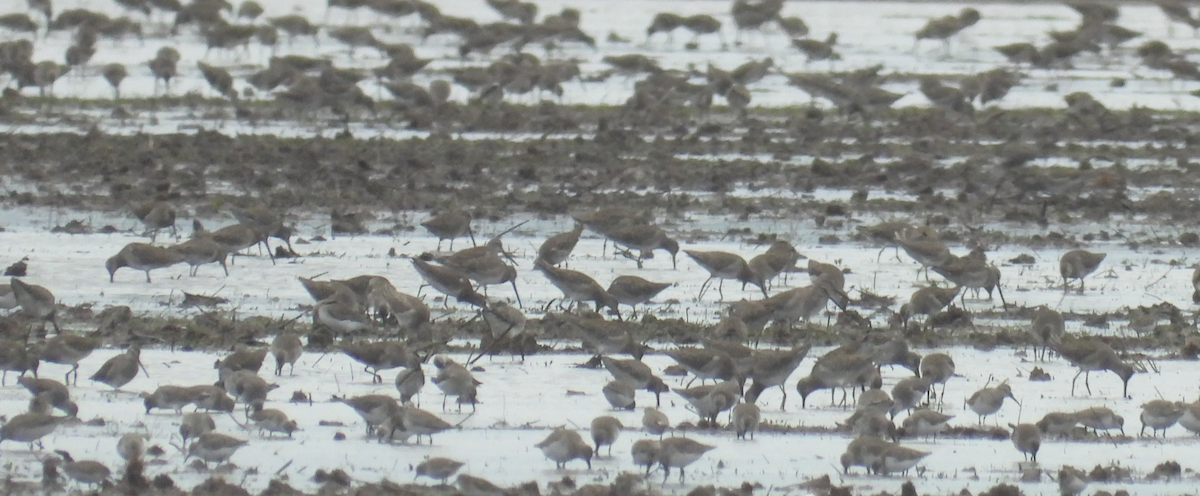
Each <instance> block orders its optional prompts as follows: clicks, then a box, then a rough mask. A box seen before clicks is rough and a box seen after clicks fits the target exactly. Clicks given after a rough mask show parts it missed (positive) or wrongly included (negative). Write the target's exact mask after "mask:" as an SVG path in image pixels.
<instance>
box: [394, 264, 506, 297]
mask: <svg viewBox="0 0 1200 496" xmlns="http://www.w3.org/2000/svg"><path fill="white" fill-rule="evenodd" d="M412 264H413V267H414V268H416V269H417V273H418V274H420V275H421V279H424V280H425V283H426V284H428V285H430V286H432V287H433V288H434V289H436V290H438V291H439V292H441V293H442V294H445V295H446V296H453V297H454V298H455V299H457V300H458V301H461V302H465V303H470V304H472V305H475V306H477V307H484V306H486V305H487V300H485V299H484V297H483V295H481V294H479V293H477V292H475V287H474V286H472V285H471V280H470V279H468V278H467V276H465V275H463V274H462V273H461V272H459V271H457V270H454V269H451V268H449V267H443V266H441V265H437V264H431V263H429V262H425V261H423V260H421V259H418V258H414V259H412ZM418 294H420V292H418Z"/></svg>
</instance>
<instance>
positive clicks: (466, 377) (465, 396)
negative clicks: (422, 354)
mask: <svg viewBox="0 0 1200 496" xmlns="http://www.w3.org/2000/svg"><path fill="white" fill-rule="evenodd" d="M433 364H434V366H436V367H437V368H438V373H437V375H436V376H434V378H433V385H435V386H437V387H438V389H441V390H442V394H443V396H442V411H446V398H448V397H450V396H455V397H457V398H458V399H457V402H458V408H459V410H460V411H461V410H462V405H463V403H470V404H471V411H474V410H475V404H476V403H478V397H477V394H478V391H477V388H478V386H479V385H480V384H482V383H481V382H479V381H478V380H476V379H475V376H473V375H471V371H470V370H468V369H467V368H466V367H464V366H463V365H462V364H460V363H458V362H455V361H454V360H451V359H449V358H447V357H445V356H440V355H439V356H438V357H436V358H434V359H433Z"/></svg>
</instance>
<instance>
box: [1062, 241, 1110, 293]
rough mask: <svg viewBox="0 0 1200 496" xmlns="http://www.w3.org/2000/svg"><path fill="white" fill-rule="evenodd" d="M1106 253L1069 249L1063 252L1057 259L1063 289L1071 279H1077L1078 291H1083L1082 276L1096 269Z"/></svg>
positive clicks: (1064, 289) (1065, 288)
mask: <svg viewBox="0 0 1200 496" xmlns="http://www.w3.org/2000/svg"><path fill="white" fill-rule="evenodd" d="M1107 256H1108V254H1107V253H1092V252H1090V251H1087V250H1071V251H1068V252H1066V253H1063V256H1062V258H1060V259H1059V260H1058V271H1059V273H1060V274H1062V278H1063V291H1066V290H1067V288H1068V284H1069V282H1070V280H1071V279H1079V292H1080V293H1082V292H1083V278H1084V277H1087V276H1088V274H1091V273H1092V272H1095V271H1096V268H1097V267H1099V266H1100V262H1103V261H1104V257H1107Z"/></svg>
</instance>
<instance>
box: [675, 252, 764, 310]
mask: <svg viewBox="0 0 1200 496" xmlns="http://www.w3.org/2000/svg"><path fill="white" fill-rule="evenodd" d="M683 252H684V253H686V254H687V255H688V256H689V257H691V258H692V260H695V261H696V263H697V264H699V265H700V267H703V268H704V270H707V271H708V279H705V280H704V283H703V284H701V285H700V293H699V294H698V295H696V301H700V298H702V297H704V290H705V289H707V288H708V285H709V284H710V283H712V281H713V279H716V280H717V294H718V295H720V297H721V299H722V300H724V299H725V293H724V292H723V291H722V287H723V286H724V284H723V283H724V281H725V279H736V280H738V281H741V282H742V289H743V290H744V289H745V288H746V284H753V285H755V286H758V289H759V290H761V291H762V294H763V298H766V297H767V290H766V288H765V287H764V286H765V283H763V280H762V278H761V277H760V276H759V275H758V274H755V273H754V271H752V270H750V265H749V264H747V263H746V260H744V259H742V257H741V256H738V255H735V254H733V253H727V252H723V251H695V250H683Z"/></svg>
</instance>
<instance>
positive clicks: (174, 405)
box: [138, 386, 196, 414]
mask: <svg viewBox="0 0 1200 496" xmlns="http://www.w3.org/2000/svg"><path fill="white" fill-rule="evenodd" d="M138 396H140V397H141V398H142V403H143V404H144V405H145V406H146V413H147V414H149V413H150V410H153V409H155V408H164V409H167V410H175V413H183V407H185V406H188V405H190V404H192V402H194V401H195V399H196V398H195V395H194V394H193V390H191V389H189V388H186V387H183V386H159V387H158V389H156V390H154V392H153V393H140V394H139V395H138Z"/></svg>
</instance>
